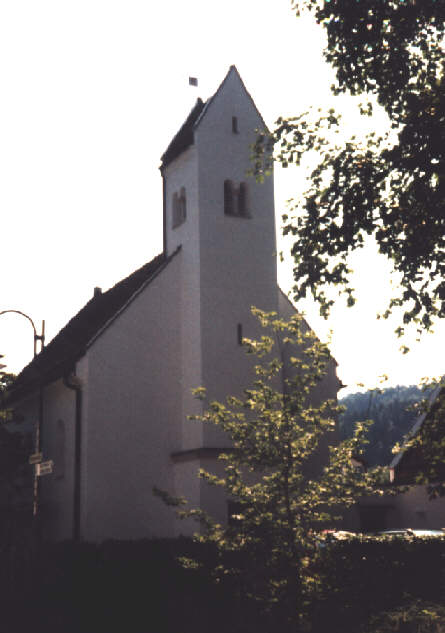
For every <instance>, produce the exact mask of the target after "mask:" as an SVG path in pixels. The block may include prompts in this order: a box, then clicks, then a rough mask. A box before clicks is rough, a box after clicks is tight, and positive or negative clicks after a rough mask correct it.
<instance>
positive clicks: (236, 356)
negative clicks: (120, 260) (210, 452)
mask: <svg viewBox="0 0 445 633" xmlns="http://www.w3.org/2000/svg"><path fill="white" fill-rule="evenodd" d="M265 129H266V126H265V123H264V121H263V119H262V117H261V115H260V113H259V112H258V110H257V108H256V106H255V104H254V102H253V100H252V98H251V96H250V94H249V93H248V92H247V90H246V88H245V86H244V84H243V82H242V80H241V77H240V75H239V73H238V71H237V69H236V68H235V66H231V67H230V69H229V71H228V73H227V75H226V77H225V79H224V80H223V82H222V83H221V85H220V86H219V88H218V90H217V91H216V93H215V94H214V95H213V96H212V97H211V98H210V99H209V100H208V101H207V102H205V103H204V102H203V101H201V100H200V99H198V101H197V102H196V104H195V106H194V108H193V109H192V111H191V112H190V114H189V116H188V117H187V119H186V121H185V122H184V124H183V126H182V127H181V129H180V130H179V132H178V133H177V134H176V136H175V137H174V139H173V140H172V142H171V143H170V145H169V147H168V149H167V151H166V152H165V153H164V155H163V157H162V166H161V171H162V175H163V179H164V225H165V238H164V244H165V249H166V253H167V255H169V254H171V253H172V252H174V250H175V249H176V248H177V247H178V246H181V253H180V256H181V258H182V268H181V269H182V275H183V277H182V280H181V284H182V299H181V312H182V316H181V322H182V328H183V330H182V346H183V348H182V352H183V354H182V362H183V364H184V365H183V379H184V385H183V386H184V391H183V398H184V407H183V408H184V415H186V414H187V413H190V411H192V410H193V408H192V406H193V405H192V403H191V402H190V396H189V392H190V388H191V387H197V386H201V385H202V386H205V387H206V389H207V391H208V393H209V396H210V397H211V398H217V399H224V398H225V397H226V396H227V395H228V394H234V393H237V392H239V390H240V387H244V386H246V384H248V382H249V380H251V360H250V359H249V358H247V357H246V354H245V352H244V349H243V347H242V338H243V337H244V336H245V337H252V338H253V337H255V336H258V335H260V329H259V326H258V324H257V322H256V319H255V318H254V317H253V316H252V314H251V307H252V306H255V307H258V308H261V309H264V310H275V311H276V310H277V308H278V305H277V304H278V287H277V278H276V236H275V212H274V191H273V177H272V176H270V177H268V178H266V180H265V182H263V183H258V182H256V180H255V178H253V177H252V176H249V175H248V172H249V170H250V169H251V160H250V156H251V149H250V148H251V145H252V143H254V142H255V139H256V137H257V134H258V132H259V131H260V130H265ZM192 368H193V369H192ZM190 372H192V374H193V376H191V375H190ZM193 381H194V382H193ZM187 383H188V384H187ZM187 390H188V392H187ZM185 424H186V426H185V427H184V433H183V437H184V449H192V448H197V446H196V443H200V444H201V446H213V447H214V446H216V445H219V444H223V443H224V439H223V438H221V437H217V436H216V435H215V432H214V430H212V429H209V428H204V429H201V430H200V433H201V434H199V433H198V431H196V432H195V433H194V435H193V436H192V435H191V433H193V432H192V431H189V430H185V429H186V428H187V427H190V423H187V422H186V423H185Z"/></svg>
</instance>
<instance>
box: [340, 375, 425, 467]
mask: <svg viewBox="0 0 445 633" xmlns="http://www.w3.org/2000/svg"><path fill="white" fill-rule="evenodd" d="M426 393H428V392H425V391H424V390H423V389H422V388H421V387H416V386H414V385H412V386H409V387H407V386H398V387H388V388H386V389H379V390H372V391H367V392H365V393H353V394H350V395H348V396H345V397H344V398H342V399H341V400H340V404H342V405H343V406H344V407H345V410H344V411H343V413H342V414H341V416H340V418H339V431H340V437H341V438H347V437H350V436H351V435H352V433H353V430H354V426H355V422H356V421H360V420H372V421H373V424H372V426H371V427H370V429H369V432H368V436H367V439H368V444H367V446H366V448H365V453H364V457H365V460H366V462H367V463H368V464H369V465H371V466H375V465H377V464H380V465H382V466H383V465H388V464H389V463H390V462H391V460H392V459H393V457H394V455H393V452H392V449H393V447H394V446H395V445H396V444H397V443H400V442H402V440H403V438H404V437H405V436H406V435H407V433H408V432H409V431H410V430H411V428H412V426H413V424H414V422H415V419H416V415H417V410H416V409H415V405H417V404H418V403H420V402H421V401H422V400H423V398H425V396H426Z"/></svg>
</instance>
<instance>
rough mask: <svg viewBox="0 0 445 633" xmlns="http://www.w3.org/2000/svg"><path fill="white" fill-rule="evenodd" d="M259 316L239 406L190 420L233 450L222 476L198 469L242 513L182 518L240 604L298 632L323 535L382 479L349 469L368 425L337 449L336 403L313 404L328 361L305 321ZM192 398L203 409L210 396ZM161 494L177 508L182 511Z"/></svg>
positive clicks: (223, 406)
mask: <svg viewBox="0 0 445 633" xmlns="http://www.w3.org/2000/svg"><path fill="white" fill-rule="evenodd" d="M254 312H255V313H256V314H257V315H258V317H259V319H260V322H261V324H262V325H263V326H264V327H265V328H266V331H265V334H264V335H263V336H262V337H261V339H259V340H245V341H244V344H245V347H246V351H247V352H248V353H249V354H253V355H254V356H255V357H256V358H257V359H258V360H257V364H255V365H254V379H253V382H252V384H251V385H250V386H249V387H247V388H246V389H244V392H243V396H242V397H234V396H229V397H228V398H227V400H226V402H224V403H222V402H208V403H207V410H206V411H205V413H203V414H202V415H198V416H193V417H192V418H191V419H192V420H195V421H197V422H199V423H204V424H212V425H216V426H217V427H219V428H221V429H222V430H223V431H224V432H225V433H226V435H227V437H228V438H229V439H230V440H231V445H232V446H233V450H230V451H227V452H226V453H225V454H224V455H222V456H221V459H222V460H223V463H224V475H223V476H217V475H215V474H212V473H210V472H207V471H205V470H201V472H200V477H201V478H202V479H204V480H205V481H206V482H207V483H208V484H209V485H211V486H216V487H218V488H222V489H223V490H224V491H225V493H226V495H227V497H228V498H229V499H231V500H232V503H233V504H234V507H235V508H236V510H235V511H234V513H233V515H232V517H231V521H229V524H228V525H221V524H219V523H217V522H216V521H215V520H213V519H212V517H210V516H208V515H207V514H206V513H205V512H204V511H203V510H202V509H199V508H198V509H185V510H179V515H180V516H181V517H195V518H196V519H198V520H199V521H201V523H202V527H203V530H202V533H201V535H200V536H199V540H201V541H203V542H205V543H211V544H213V546H215V547H216V549H217V551H218V552H219V558H218V561H217V563H216V564H215V565H214V568H213V574H214V576H215V579H216V580H217V581H219V582H224V580H225V579H227V578H230V579H232V581H235V582H237V583H238V586H239V593H240V595H247V596H248V597H249V598H250V599H251V600H252V601H254V602H255V604H257V605H258V609H259V610H260V611H261V612H262V613H263V615H264V616H265V617H266V615H267V616H268V617H269V618H270V620H269V627H268V628H267V627H266V630H274V631H283V632H285V631H295V630H297V629H298V627H299V622H300V620H301V619H302V618H303V614H304V609H305V604H306V600H307V598H308V596H309V595H310V594H311V592H312V591H314V590H315V588H316V585H317V578H316V572H313V569H312V562H313V561H314V559H315V557H316V555H317V551H318V550H317V547H318V546H319V544H320V538H321V537H320V534H321V532H322V530H323V529H324V528H326V527H333V526H335V525H336V524H337V522H338V521H339V519H340V517H341V515H342V513H343V511H344V510H345V509H346V508H348V507H350V506H352V505H353V504H354V503H355V502H356V500H357V499H358V497H360V496H362V495H364V494H381V489H380V487H379V482H380V481H381V478H382V472H383V471H382V470H381V469H376V470H372V471H369V472H367V473H363V472H360V471H357V469H356V468H355V467H354V465H353V462H352V459H351V458H352V457H354V456H357V455H358V454H359V453H360V451H361V446H362V444H363V442H364V440H365V431H366V428H367V426H368V424H367V423H366V422H360V423H358V424H357V426H356V428H355V431H354V434H353V436H352V437H350V438H348V439H345V440H344V441H343V442H340V443H336V433H335V430H336V417H337V415H338V411H339V409H338V406H337V403H336V401H335V400H328V401H326V402H323V403H322V404H321V405H320V406H314V405H312V404H311V400H312V399H313V397H314V396H315V393H316V389H317V386H318V385H319V384H320V381H321V380H322V379H323V377H324V375H325V372H326V367H327V364H328V363H329V362H330V356H329V352H328V349H327V347H326V346H325V345H323V344H321V343H320V341H318V340H317V338H316V337H315V336H314V334H313V333H312V332H311V331H308V328H307V326H305V325H304V322H303V320H302V317H301V316H298V315H297V316H295V317H293V318H292V319H291V320H290V321H289V322H288V323H284V322H282V321H281V320H279V319H278V318H277V316H276V314H274V313H264V312H260V311H258V310H254ZM275 345H278V347H280V348H281V351H282V354H283V353H284V354H285V355H286V356H287V357H288V358H289V362H290V365H291V370H290V371H286V368H285V366H284V365H283V363H282V362H281V361H280V360H277V359H276V358H274V357H273V355H272V350H273V348H274V346H275ZM282 354H281V355H280V358H281V357H282ZM294 354H295V355H294ZM196 396H197V397H199V398H201V399H203V400H206V394H205V390H204V389H203V388H200V389H198V390H196ZM329 442H330V443H332V445H331V446H330V447H328V444H329ZM157 493H158V494H161V496H162V497H163V498H164V500H165V501H166V502H167V503H170V504H172V505H178V504H179V505H182V504H183V503H185V501H184V500H183V499H173V498H171V497H170V496H169V495H168V494H166V493H160V492H159V491H157ZM265 621H266V622H267V618H266V619H265ZM300 623H301V622H300Z"/></svg>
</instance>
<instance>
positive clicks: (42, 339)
mask: <svg viewBox="0 0 445 633" xmlns="http://www.w3.org/2000/svg"><path fill="white" fill-rule="evenodd" d="M9 313H14V314H20V315H21V316H23V317H25V319H28V321H29V322H30V323H31V325H32V329H33V331H34V358H35V357H36V356H37V341H40V351H42V350H43V348H44V346H45V321H42V331H41V334H37V329H36V326H35V324H34V321H33V320H32V319H31V317H30V316H28V315H27V314H25V313H24V312H22V311H21V310H2V311H0V316H1V315H2V314H9ZM1 367H2V366H0V368H1ZM42 420H43V389H42V385H40V386H39V405H38V420H37V428H36V437H35V454H39V453H40V446H41V442H42ZM33 489H34V493H33V497H34V499H33V516H34V517H36V516H37V508H38V499H39V478H38V475H37V467H36V468H35V470H34V485H33Z"/></svg>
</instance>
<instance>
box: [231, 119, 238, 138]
mask: <svg viewBox="0 0 445 633" xmlns="http://www.w3.org/2000/svg"><path fill="white" fill-rule="evenodd" d="M238 131H239V130H238V117H237V116H233V117H232V132H233V134H238Z"/></svg>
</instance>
